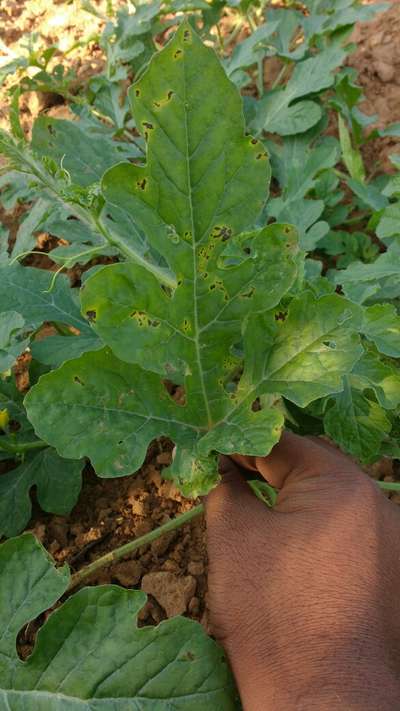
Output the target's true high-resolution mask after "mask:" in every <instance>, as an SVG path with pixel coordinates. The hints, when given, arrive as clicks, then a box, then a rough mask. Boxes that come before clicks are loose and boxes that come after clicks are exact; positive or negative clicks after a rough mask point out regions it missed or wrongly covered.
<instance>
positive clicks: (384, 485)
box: [376, 481, 400, 491]
mask: <svg viewBox="0 0 400 711" xmlns="http://www.w3.org/2000/svg"><path fill="white" fill-rule="evenodd" d="M376 483H377V484H378V486H379V488H380V489H383V490H384V491H400V481H377V482H376Z"/></svg>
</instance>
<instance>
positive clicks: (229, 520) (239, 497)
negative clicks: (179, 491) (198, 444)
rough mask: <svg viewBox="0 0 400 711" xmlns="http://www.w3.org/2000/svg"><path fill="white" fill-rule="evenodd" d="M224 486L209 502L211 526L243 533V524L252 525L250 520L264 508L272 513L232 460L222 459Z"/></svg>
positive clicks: (207, 509)
mask: <svg viewBox="0 0 400 711" xmlns="http://www.w3.org/2000/svg"><path fill="white" fill-rule="evenodd" d="M220 472H221V474H222V481H221V483H220V484H219V485H218V486H217V487H216V488H215V489H213V490H212V491H211V492H210V493H209V494H208V496H207V497H206V499H205V507H206V521H207V527H208V529H209V530H210V531H211V532H212V531H214V530H217V529H218V531H220V530H225V534H224V535H227V536H228V535H229V530H228V529H231V528H232V529H234V530H235V531H236V534H237V531H238V530H240V528H241V525H243V524H244V525H245V526H246V527H247V526H248V520H249V519H248V517H249V516H251V515H252V514H253V513H254V511H255V510H256V511H257V510H259V509H261V511H263V512H264V510H265V511H266V512H267V513H268V511H267V509H266V507H265V505H264V504H263V503H262V502H261V501H259V499H257V498H256V497H255V496H254V494H253V492H252V491H251V489H250V487H249V485H248V484H247V483H246V479H245V477H244V476H243V474H241V472H240V470H239V468H238V467H237V466H236V464H235V463H234V462H232V460H231V459H230V458H229V457H221V462H220Z"/></svg>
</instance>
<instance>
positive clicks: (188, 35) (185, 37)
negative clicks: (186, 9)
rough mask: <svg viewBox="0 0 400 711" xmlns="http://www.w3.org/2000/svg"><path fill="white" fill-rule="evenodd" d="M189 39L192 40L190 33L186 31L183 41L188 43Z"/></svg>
mask: <svg viewBox="0 0 400 711" xmlns="http://www.w3.org/2000/svg"><path fill="white" fill-rule="evenodd" d="M189 38H190V32H189V30H185V31H184V33H183V39H184V40H186V41H187V40H188V39H189Z"/></svg>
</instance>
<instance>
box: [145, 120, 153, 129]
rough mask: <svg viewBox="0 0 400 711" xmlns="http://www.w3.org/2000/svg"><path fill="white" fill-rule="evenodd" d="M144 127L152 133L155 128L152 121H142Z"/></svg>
mask: <svg viewBox="0 0 400 711" xmlns="http://www.w3.org/2000/svg"><path fill="white" fill-rule="evenodd" d="M142 126H144V127H145V128H148V129H149V130H150V131H151V130H152V129H153V128H154V126H153V124H152V123H150V121H142Z"/></svg>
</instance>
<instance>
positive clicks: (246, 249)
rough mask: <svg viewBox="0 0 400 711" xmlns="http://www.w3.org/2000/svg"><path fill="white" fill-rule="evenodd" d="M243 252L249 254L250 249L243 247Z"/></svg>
mask: <svg viewBox="0 0 400 711" xmlns="http://www.w3.org/2000/svg"><path fill="white" fill-rule="evenodd" d="M243 252H244V253H245V254H251V249H250V247H243Z"/></svg>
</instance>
